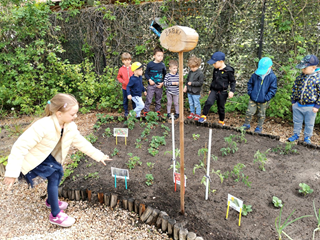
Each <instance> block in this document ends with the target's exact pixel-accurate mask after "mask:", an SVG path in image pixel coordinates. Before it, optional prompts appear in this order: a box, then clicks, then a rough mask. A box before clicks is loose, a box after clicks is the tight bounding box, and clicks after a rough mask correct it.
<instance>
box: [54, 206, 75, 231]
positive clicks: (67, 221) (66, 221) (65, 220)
mask: <svg viewBox="0 0 320 240" xmlns="http://www.w3.org/2000/svg"><path fill="white" fill-rule="evenodd" d="M75 221H76V220H75V219H74V218H73V217H69V216H68V215H67V214H65V213H64V212H63V211H62V210H61V211H60V212H59V213H58V215H57V216H56V217H54V216H53V215H52V213H50V216H49V222H50V223H52V224H55V225H58V226H60V227H70V226H72V225H73V224H74V222H75Z"/></svg>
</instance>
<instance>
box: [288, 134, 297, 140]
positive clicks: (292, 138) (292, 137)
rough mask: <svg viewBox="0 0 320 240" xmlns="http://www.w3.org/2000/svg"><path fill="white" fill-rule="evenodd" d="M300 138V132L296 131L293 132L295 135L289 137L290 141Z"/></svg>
mask: <svg viewBox="0 0 320 240" xmlns="http://www.w3.org/2000/svg"><path fill="white" fill-rule="evenodd" d="M298 139H299V136H298V134H296V133H295V134H293V136H291V137H289V138H288V141H289V142H294V141H296V140H298Z"/></svg>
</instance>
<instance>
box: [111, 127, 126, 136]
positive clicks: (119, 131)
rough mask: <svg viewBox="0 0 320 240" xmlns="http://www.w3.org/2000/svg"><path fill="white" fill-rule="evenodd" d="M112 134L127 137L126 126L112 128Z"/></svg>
mask: <svg viewBox="0 0 320 240" xmlns="http://www.w3.org/2000/svg"><path fill="white" fill-rule="evenodd" d="M113 136H117V137H128V128H114V129H113Z"/></svg>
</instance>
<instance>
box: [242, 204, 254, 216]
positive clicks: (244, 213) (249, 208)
mask: <svg viewBox="0 0 320 240" xmlns="http://www.w3.org/2000/svg"><path fill="white" fill-rule="evenodd" d="M249 212H252V206H251V205H245V204H243V206H242V211H241V214H242V216H247V215H248V213H249Z"/></svg>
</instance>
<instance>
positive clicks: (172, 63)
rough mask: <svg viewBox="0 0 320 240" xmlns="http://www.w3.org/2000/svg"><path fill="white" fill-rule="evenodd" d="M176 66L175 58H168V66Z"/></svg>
mask: <svg viewBox="0 0 320 240" xmlns="http://www.w3.org/2000/svg"><path fill="white" fill-rule="evenodd" d="M174 66H176V67H178V62H177V61H176V60H170V61H169V67H174Z"/></svg>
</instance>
